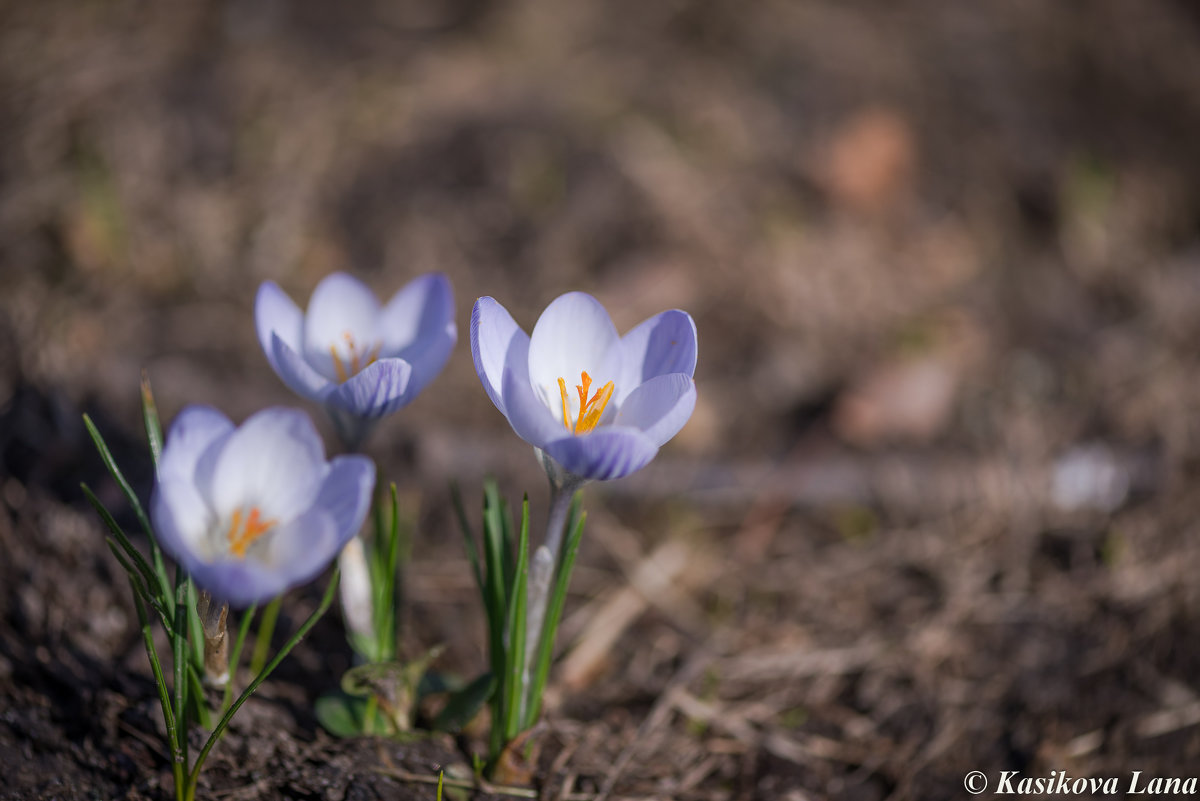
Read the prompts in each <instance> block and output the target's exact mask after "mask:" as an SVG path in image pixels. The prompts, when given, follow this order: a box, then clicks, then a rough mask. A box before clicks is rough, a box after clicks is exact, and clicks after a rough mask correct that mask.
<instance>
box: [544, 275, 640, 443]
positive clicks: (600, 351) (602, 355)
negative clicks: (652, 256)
mask: <svg viewBox="0 0 1200 801" xmlns="http://www.w3.org/2000/svg"><path fill="white" fill-rule="evenodd" d="M620 344H621V340H620V337H618V336H617V329H616V328H615V327H614V326H613V323H612V319H611V318H610V317H609V316H608V312H607V311H606V310H605V309H604V306H602V305H601V304H600V301H598V300H596V299H595V298H593V297H592V296H591V295H588V294H587V293H585V292H568V293H567V294H565V295H561V296H560V297H558V298H556V299H555V300H554V301H553V302H552V303H551V304H550V305H549V306H547V307H546V310H545V311H544V312H542V316H541V318H540V319H539V320H538V321H537V325H536V326H534V328H533V334H531V335H530V338H529V378H530V381H531V382H532V383H533V387H534V389H535V391H536V392H537V393H538V395H539V397H540V398H541V400H542V402H543V403H544V404H545V405H546V407H547V408H548V409H550V411H551V413H552V414H553V415H554V416H555V418H556V419H558V420H559V422H560V423H561V422H562V394H561V392H560V389H559V385H558V379H560V378H561V379H563V381H564V382H565V383H566V386H567V404H568V412H569V413H570V414H571V416H572V418H573V419H574V418H576V417H578V415H579V396H578V393H577V391H576V390H575V386H576V385H577V384H579V383H580V380H581V374H582V373H584V372H586V373H587V374H588V375H589V377H590V378H591V379H592V388H591V390H590V391H589V393H588V394H589V395H592V394H595V392H596V391H597V390H598V389H600V387H602V386H604V384H605V383H606V382H608V381H613V382H616V381H617V380H618V379H619V378H620V371H621V348H620Z"/></svg>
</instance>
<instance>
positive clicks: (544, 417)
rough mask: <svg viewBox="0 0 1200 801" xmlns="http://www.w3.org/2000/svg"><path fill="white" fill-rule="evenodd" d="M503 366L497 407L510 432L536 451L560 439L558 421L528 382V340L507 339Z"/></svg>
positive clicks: (521, 337)
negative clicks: (510, 429) (498, 406)
mask: <svg viewBox="0 0 1200 801" xmlns="http://www.w3.org/2000/svg"><path fill="white" fill-rule="evenodd" d="M505 365H506V366H505V368H504V373H503V376H502V379H501V380H502V382H503V384H502V386H501V393H500V394H501V398H502V402H503V405H502V406H501V407H500V408H501V409H502V410H503V411H504V416H505V417H507V418H508V423H509V425H511V426H512V427H513V431H516V432H517V436H519V437H521V439H523V440H525V441H526V442H528V443H529V444H530V445H533V446H534V447H537V448H540V447H542V445H543V444H544V443H547V442H550V441H551V440H554V439H557V438H558V437H561V436H562V435H563V434H564V433H565V431H566V429H565V428H564V426H563V424H562V420H561V418H560V417H556V416H555V415H554V413H553V412H551V411H550V408H549V407H548V406H547V405H546V404H545V403H544V402H543V401H542V399H541V398H539V397H538V395H537V392H536V390H535V389H534V388H533V387H532V386H531V385H530V383H529V367H528V365H529V340H528V339H526V338H525V337H524V336H523V335H522V336H514V337H513V338H512V339H511V340H509V348H508V354H507V355H506V357H505Z"/></svg>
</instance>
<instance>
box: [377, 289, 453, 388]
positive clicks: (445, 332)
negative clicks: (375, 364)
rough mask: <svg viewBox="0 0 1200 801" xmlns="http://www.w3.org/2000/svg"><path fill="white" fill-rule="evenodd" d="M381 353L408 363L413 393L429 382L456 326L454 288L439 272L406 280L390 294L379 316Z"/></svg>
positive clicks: (446, 355)
mask: <svg viewBox="0 0 1200 801" xmlns="http://www.w3.org/2000/svg"><path fill="white" fill-rule="evenodd" d="M379 334H380V336H381V337H382V338H383V350H382V354H383V355H384V356H395V357H398V358H401V359H404V360H405V361H406V362H408V363H409V364H411V365H412V368H413V375H412V378H411V379H409V384H410V386H411V388H412V390H411V391H412V393H413V395H416V394H417V393H419V392H420V391H421V390H422V389H424V388H425V387H426V386H428V385H429V382H430V381H432V380H433V379H434V378H435V377H436V376H437V374H438V373H440V372H441V370H442V367H444V366H445V364H446V360H447V359H449V358H450V352H451V351H452V350H454V343H455V342H456V341H457V340H458V328H457V327H456V326H455V325H454V290H453V289H451V287H450V281H449V280H448V279H447V278H446V276H444V275H442V274H441V273H430V274H429V275H423V276H421V277H420V278H416V279H414V280H413V281H410V282H409V284H408V285H407V286H405V287H404V288H403V289H401V290H400V291H399V292H397V293H396V294H395V295H393V296H392V299H391V300H389V301H388V303H387V305H386V306H384V307H383V311H382V312H381V313H380V315H379Z"/></svg>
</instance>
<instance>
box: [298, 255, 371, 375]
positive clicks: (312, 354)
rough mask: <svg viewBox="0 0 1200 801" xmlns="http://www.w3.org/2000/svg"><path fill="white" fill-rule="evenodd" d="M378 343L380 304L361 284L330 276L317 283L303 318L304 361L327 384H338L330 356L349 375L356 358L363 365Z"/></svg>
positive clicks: (336, 275)
mask: <svg viewBox="0 0 1200 801" xmlns="http://www.w3.org/2000/svg"><path fill="white" fill-rule="evenodd" d="M381 344H382V340H381V338H380V335H379V301H378V300H376V299H375V295H374V294H373V293H372V292H371V290H370V289H368V288H367V286H366V285H365V284H364V283H363V282H362V281H359V280H358V279H357V278H354V277H353V276H350V275H347V274H346V273H333V274H331V275H328V276H326V277H325V278H324V279H323V280H322V281H321V283H319V284H317V288H316V289H314V290H313V295H312V299H311V300H309V302H308V311H307V312H306V313H305V316H304V360H305V361H307V362H308V363H309V364H310V365H312V366H313V367H314V368H315V369H316V370H317V372H319V373H320V374H321V375H323V376H325V377H326V378H328V379H329V380H330V381H339V380H341V376H339V375H338V370H337V368H336V367H335V366H334V359H333V353H336V354H337V356H338V358H339V359H340V360H341V362H342V365H343V367H344V368H345V372H347V373H349V372H354V371H353V370H350V369H349V367H350V365H351V363H352V362H353V361H354V359H355V357H356V356H357V357H358V359H359V361H360V362H365V361H366V358H367V355H368V354H370V353H372V352H375V353H378V351H375V350H374V349H375V348H377V347H378V346H380V345H381ZM360 366H361V364H360Z"/></svg>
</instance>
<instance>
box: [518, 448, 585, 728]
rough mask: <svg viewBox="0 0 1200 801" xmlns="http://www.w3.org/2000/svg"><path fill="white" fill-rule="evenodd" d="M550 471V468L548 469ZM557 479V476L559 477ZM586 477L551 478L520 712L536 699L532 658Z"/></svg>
mask: <svg viewBox="0 0 1200 801" xmlns="http://www.w3.org/2000/svg"><path fill="white" fill-rule="evenodd" d="M547 472H549V471H547ZM556 479H557V480H556ZM583 484H584V480H583V479H581V478H578V477H577V476H572V475H570V474H565V475H564V476H555V475H553V474H551V480H550V518H549V521H548V523H547V525H546V541H545V542H544V543H543V544H542V545H541V546H540V547H539V548H538V549H537V551H535V552H534V554H533V560H532V564H531V565H530V567H529V578H528V580H527V584H526V593H527V594H526V602H525V603H526V606H525V654H524V657H525V658H524V666H523V668H522V671H521V696H522V697H521V699H520V700H521V715H522V717H523V716H524V714H525V710H526V709H528V708H529V705H530V704H531V703H532V702H533V699H532V698H529V697H528V696H527V693H528V692H529V691H530V689H531V683H530V678H531V677H532V675H533V660H534V659H535V658H536V657H537V652H538V645H539V643H540V642H541V639H542V623H543V622H544V621H545V619H546V604H547V603H548V602H549V600H550V585H551V583H552V582H553V581H554V574H555V572H556V571H557V568H558V551H559V548H561V547H562V541H563V534H564V529H566V526H567V514H568V513H569V512H570V509H571V499H572V498H573V497H574V495H575V491H576V490H577V489H579V488H580V487H581V486H583Z"/></svg>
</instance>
